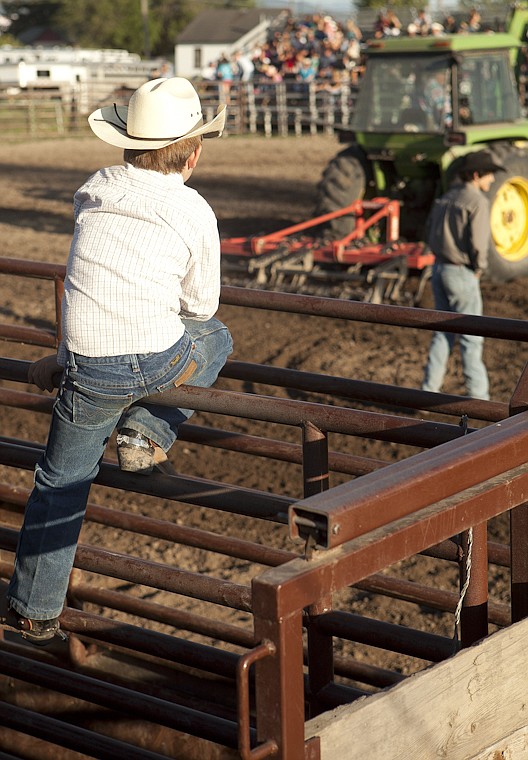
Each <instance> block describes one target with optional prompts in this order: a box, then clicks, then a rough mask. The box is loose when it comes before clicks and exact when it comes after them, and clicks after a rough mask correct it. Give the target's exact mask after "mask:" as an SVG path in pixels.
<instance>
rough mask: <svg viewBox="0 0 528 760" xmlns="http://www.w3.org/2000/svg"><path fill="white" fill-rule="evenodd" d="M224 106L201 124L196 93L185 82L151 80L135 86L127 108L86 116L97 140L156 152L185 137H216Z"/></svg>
mask: <svg viewBox="0 0 528 760" xmlns="http://www.w3.org/2000/svg"><path fill="white" fill-rule="evenodd" d="M225 109H226V107H225V106H219V107H218V109H217V112H216V116H215V117H214V119H212V120H211V121H210V122H207V123H204V120H203V114H202V106H201V103H200V98H199V97H198V93H197V92H196V90H195V89H194V87H193V86H192V84H191V83H190V82H189V80H188V79H183V78H182V77H171V78H170V79H152V80H151V81H150V82H146V83H145V84H142V85H141V87H139V88H138V89H137V90H136V91H135V92H134V94H133V95H132V97H131V98H130V102H129V104H128V106H118V105H116V104H115V103H114V105H112V106H104V107H103V108H99V109H98V110H97V111H94V112H93V113H92V114H90V116H89V117H88V123H89V124H90V127H91V128H92V130H93V131H94V132H95V134H96V135H97V137H99V138H100V139H101V140H104V142H107V143H110V145H115V146H116V147H118V148H131V149H132V150H144V149H147V150H149V149H150V150H156V149H157V148H164V147H165V146H166V145H171V144H172V143H175V142H178V140H183V139H185V138H187V137H197V136H198V135H203V136H204V137H219V136H220V135H221V134H222V131H223V129H224V124H225V116H226V115H225Z"/></svg>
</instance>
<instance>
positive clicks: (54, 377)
mask: <svg viewBox="0 0 528 760" xmlns="http://www.w3.org/2000/svg"><path fill="white" fill-rule="evenodd" d="M63 370H64V368H63V367H61V366H60V364H57V355H56V354H53V355H52V356H45V357H44V358H43V359H39V360H38V361H37V362H33V364H32V365H31V366H30V367H29V370H28V380H29V382H30V383H33V384H34V385H36V386H37V387H38V388H40V390H42V391H52V390H53V389H54V388H56V387H57V386H58V384H59V382H60V377H61V375H62V372H63Z"/></svg>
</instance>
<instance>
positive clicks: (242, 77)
mask: <svg viewBox="0 0 528 760" xmlns="http://www.w3.org/2000/svg"><path fill="white" fill-rule="evenodd" d="M478 31H485V29H484V27H483V25H482V23H481V17H480V13H479V12H478V11H477V10H476V9H472V10H471V11H470V12H469V13H468V15H467V17H466V18H465V19H462V20H460V21H458V22H457V21H456V20H455V18H454V16H452V15H447V16H445V18H444V19H443V22H442V23H440V22H438V21H432V20H431V17H430V15H429V14H428V13H427V11H426V10H424V9H420V10H418V11H417V12H416V14H415V17H414V18H413V20H412V21H411V22H410V23H409V24H408V25H407V26H406V27H405V28H404V26H403V25H402V23H401V21H400V19H399V18H398V16H397V14H396V13H395V12H394V11H393V10H387V11H380V12H379V14H378V15H377V17H376V21H375V24H374V29H373V30H369V33H368V35H367V36H368V37H372V36H373V37H374V38H378V39H379V38H383V37H389V36H398V35H407V36H410V37H412V36H420V35H421V36H428V35H435V36H437V35H442V34H454V33H472V32H478ZM364 43H365V35H364V34H363V32H362V31H361V29H360V28H359V27H358V25H357V24H356V23H355V22H354V21H353V20H352V19H349V20H347V21H345V22H340V21H336V19H334V18H333V17H332V16H330V15H323V14H313V15H308V16H305V17H303V18H302V19H295V18H293V17H290V18H289V19H288V21H287V23H286V24H285V26H284V28H283V29H282V30H281V31H280V32H279V31H275V32H274V33H273V34H272V35H271V36H270V37H269V39H268V40H267V41H266V42H265V43H264V44H263V45H260V46H258V47H256V48H255V49H253V50H252V51H250V52H242V51H237V52H235V53H234V54H233V55H231V56H230V57H228V56H226V55H222V56H221V57H220V59H219V60H217V61H213V62H211V63H209V64H208V65H207V66H206V67H205V68H204V69H203V70H202V77H203V79H205V80H210V81H221V82H222V86H223V89H224V93H225V98H226V101H229V91H230V89H231V87H232V85H233V83H234V82H240V81H241V82H247V81H253V80H254V81H256V82H258V83H259V84H262V83H266V82H270V83H277V82H282V81H293V82H296V83H297V84H298V86H299V88H302V87H303V86H305V85H306V84H308V83H310V82H316V84H317V87H318V88H319V89H327V90H329V91H332V92H335V91H338V90H339V88H340V87H341V86H342V85H343V84H347V83H354V84H355V83H357V80H358V77H359V75H360V74H361V71H362V55H363V49H364Z"/></svg>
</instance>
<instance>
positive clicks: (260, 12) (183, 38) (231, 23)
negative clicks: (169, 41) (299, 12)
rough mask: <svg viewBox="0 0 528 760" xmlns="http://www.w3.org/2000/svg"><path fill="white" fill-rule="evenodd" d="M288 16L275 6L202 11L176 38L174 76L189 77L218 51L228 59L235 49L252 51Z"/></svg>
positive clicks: (206, 63) (219, 54)
mask: <svg viewBox="0 0 528 760" xmlns="http://www.w3.org/2000/svg"><path fill="white" fill-rule="evenodd" d="M288 15H289V13H288V11H285V10H284V9H276V8H275V9H274V8H245V9H238V10H234V9H217V10H209V11H204V12H203V13H201V14H200V15H199V16H197V17H196V18H195V19H194V20H193V21H191V23H190V24H189V25H188V26H187V27H186V28H185V29H184V30H183V32H182V33H181V34H180V35H178V37H177V39H176V45H175V48H174V66H175V74H176V76H180V77H187V78H189V79H192V78H193V77H198V76H200V72H201V71H202V69H204V68H205V67H206V66H207V65H208V64H209V63H211V62H215V61H217V60H218V59H219V58H220V56H221V55H222V54H224V55H226V56H227V57H228V58H229V56H230V55H231V54H232V53H234V52H235V51H236V50H240V51H241V52H251V51H253V50H254V48H255V47H256V46H258V45H261V44H262V43H263V42H265V41H266V38H267V35H268V31H269V30H270V29H273V28H274V27H277V28H280V27H281V26H282V23H283V21H284V20H285V19H286V18H287V16H288Z"/></svg>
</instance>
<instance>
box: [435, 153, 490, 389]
mask: <svg viewBox="0 0 528 760" xmlns="http://www.w3.org/2000/svg"><path fill="white" fill-rule="evenodd" d="M498 171H504V168H503V167H502V166H499V165H498V164H496V163H495V162H494V161H493V158H492V156H491V155H490V154H489V153H488V152H487V151H485V150H479V151H477V152H474V153H469V154H468V155H467V156H466V157H465V159H464V161H463V163H462V166H461V169H460V170H459V177H460V180H461V181H460V182H459V183H456V184H455V185H453V186H452V187H451V188H450V189H449V190H448V191H447V192H446V193H445V194H444V195H443V196H442V197H441V198H439V199H438V200H437V201H435V203H434V205H433V208H432V210H431V214H430V216H429V219H428V223H427V231H426V242H427V244H428V245H429V247H430V248H431V250H432V252H433V253H434V255H435V264H434V267H433V276H432V280H431V283H432V288H433V295H434V300H435V308H436V309H438V310H440V311H454V312H458V313H460V314H477V315H481V314H482V294H481V291H480V277H481V274H482V272H484V271H485V269H486V267H487V262H488V249H489V246H490V242H491V227H490V204H489V201H488V199H487V197H486V195H485V193H487V192H488V191H489V189H490V187H491V185H492V184H493V182H494V180H495V173H496V172H498ZM454 342H455V335H454V334H452V333H444V332H435V334H434V336H433V339H432V341H431V347H430V349H429V357H428V360H427V365H426V367H425V375H424V380H423V383H422V389H423V390H426V391H434V392H438V391H439V390H440V388H441V386H442V383H443V380H444V375H445V372H446V368H447V361H448V359H449V355H450V353H451V351H452V349H453V345H454ZM483 344H484V339H483V338H482V337H480V336H477V335H461V336H460V350H461V353H462V367H463V371H464V379H465V384H466V390H467V393H468V395H469V396H471V397H473V398H481V399H489V384H488V373H487V371H486V367H485V366H484V362H483V361H482V348H483Z"/></svg>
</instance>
